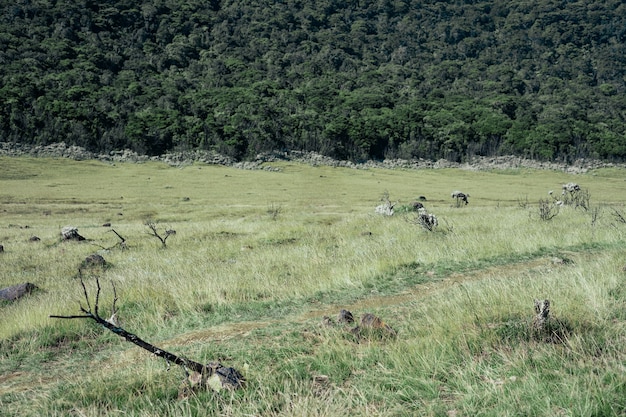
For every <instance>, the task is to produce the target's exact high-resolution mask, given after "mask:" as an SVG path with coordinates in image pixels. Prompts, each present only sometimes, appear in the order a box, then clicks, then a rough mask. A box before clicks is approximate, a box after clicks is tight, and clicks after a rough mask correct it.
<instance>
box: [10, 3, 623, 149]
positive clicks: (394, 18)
mask: <svg viewBox="0 0 626 417" xmlns="http://www.w3.org/2000/svg"><path fill="white" fill-rule="evenodd" d="M0 5H1V6H0V10H1V13H2V14H1V16H0V141H6V142H21V143H31V144H49V143H52V142H60V141H64V142H66V143H68V144H75V145H80V146H84V147H86V148H87V149H89V150H92V151H101V152H106V151H110V150H114V149H122V148H130V149H133V150H135V151H137V152H140V153H146V154H160V153H163V152H164V151H166V150H170V149H193V148H201V149H214V150H216V151H218V152H220V153H223V154H225V155H228V156H231V157H235V158H247V157H251V156H254V155H255V154H257V153H259V152H261V151H267V150H277V149H278V150H281V149H291V150H311V151H317V152H320V153H322V154H325V155H328V156H332V157H335V158H339V159H352V160H363V159H382V158H406V159H410V158H427V159H434V158H447V159H449V160H455V161H463V160H466V159H467V158H468V157H470V156H472V155H498V154H515V155H522V156H526V157H531V158H535V159H543V160H563V161H569V160H572V159H575V158H580V157H591V158H602V159H607V160H624V159H626V94H625V93H626V4H625V3H624V2H623V1H622V0H578V1H576V0H574V1H572V0H532V1H530V0H502V1H498V2H494V1H483V0H448V1H434V0H282V1H281V0H276V1H269V0H185V1H177V0H176V1H174V0H118V1H115V0H110V1H102V0H101V1H95V0H93V1H92V0H11V1H9V0H0Z"/></svg>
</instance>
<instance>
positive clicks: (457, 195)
mask: <svg viewBox="0 0 626 417" xmlns="http://www.w3.org/2000/svg"><path fill="white" fill-rule="evenodd" d="M468 197H469V194H466V193H462V192H461V191H458V190H457V191H453V192H452V198H454V199H455V200H456V206H457V207H461V205H464V206H466V205H468V204H469V201H468V199H467V198H468ZM462 203H465V204H462Z"/></svg>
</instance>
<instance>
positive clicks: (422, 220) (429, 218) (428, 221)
mask: <svg viewBox="0 0 626 417" xmlns="http://www.w3.org/2000/svg"><path fill="white" fill-rule="evenodd" d="M409 222H410V223H412V224H416V225H418V226H420V227H421V228H422V229H424V230H426V231H429V232H432V231H433V230H435V228H436V227H437V226H439V220H438V219H437V216H435V215H434V214H432V213H428V212H427V211H426V210H425V209H423V208H422V209H420V210H419V211H418V213H417V216H415V217H413V218H411V219H410V220H409Z"/></svg>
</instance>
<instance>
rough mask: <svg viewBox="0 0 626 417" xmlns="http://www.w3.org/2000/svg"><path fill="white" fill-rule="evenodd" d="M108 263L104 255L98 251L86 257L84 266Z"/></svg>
mask: <svg viewBox="0 0 626 417" xmlns="http://www.w3.org/2000/svg"><path fill="white" fill-rule="evenodd" d="M106 263H107V262H106V260H105V259H104V257H102V255H98V254H97V253H94V254H91V255H89V256H87V257H86V258H85V260H84V261H83V266H84V267H90V266H92V267H95V266H105V265H106Z"/></svg>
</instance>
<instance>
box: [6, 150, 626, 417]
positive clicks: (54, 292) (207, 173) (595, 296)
mask: <svg viewBox="0 0 626 417" xmlns="http://www.w3.org/2000/svg"><path fill="white" fill-rule="evenodd" d="M0 165H1V166H2V170H0V244H2V245H3V246H4V252H3V253H0V265H1V268H0V288H4V287H6V286H9V285H14V284H18V283H22V282H31V283H34V284H36V285H37V286H38V287H39V288H40V290H39V291H37V292H35V293H34V294H32V295H31V296H29V297H26V298H23V299H21V300H19V301H17V302H13V303H4V304H0V313H1V319H0V415H1V416H66V415H67V416H146V417H147V416H211V415H214V416H218V415H219V416H252V415H255V416H347V415H351V416H358V415H376V416H447V417H455V416H518V415H528V416H620V415H621V416H623V415H626V280H625V278H626V272H624V270H623V268H624V266H625V265H626V243H625V237H626V224H624V222H623V221H621V219H620V218H619V216H618V215H617V214H622V215H624V213H625V204H626V192H624V191H625V190H626V182H625V178H626V175H625V174H626V171H624V170H620V169H602V170H595V171H592V172H590V173H587V174H580V175H575V176H574V175H569V174H566V173H562V172H554V171H535V170H526V169H520V170H506V171H490V172H474V171H464V170H456V169H446V170H419V171H410V170H377V169H369V170H357V169H347V168H331V167H312V166H307V165H299V164H291V163H279V164H273V166H276V167H279V168H281V170H280V171H279V172H270V171H244V170H238V169H234V168H226V167H215V166H205V165H189V166H185V167H182V168H175V167H169V166H166V165H164V164H160V163H145V164H104V163H100V162H95V161H83V162H76V161H69V160H61V159H28V158H0ZM571 181H573V182H576V183H578V184H580V185H581V187H583V189H585V190H588V191H589V193H590V196H591V199H590V203H591V206H590V208H589V209H588V210H583V209H581V208H577V209H575V208H573V207H562V208H561V209H560V211H559V214H558V215H557V216H556V217H555V218H553V219H552V220H550V221H543V220H541V219H540V218H539V209H538V201H539V199H547V198H548V191H549V190H554V191H555V195H558V194H560V190H561V184H564V183H567V182H571ZM455 189H459V190H462V191H464V192H466V193H469V194H470V204H469V205H468V206H465V207H460V208H458V207H456V206H455V204H454V201H453V200H452V199H451V198H450V193H451V192H452V191H453V190H455ZM384 193H388V194H389V197H390V199H391V201H394V202H395V201H397V202H398V205H397V207H400V206H402V205H406V204H408V203H410V202H411V201H414V200H416V199H417V197H418V196H425V197H426V198H427V201H425V202H424V204H425V206H426V208H427V209H428V211H429V212H431V213H434V214H435V215H436V216H437V217H438V219H439V227H438V228H436V229H435V231H434V232H428V231H426V230H424V229H422V228H420V227H419V226H418V225H416V224H415V222H414V217H415V214H413V213H397V214H396V215H394V216H393V217H382V216H379V215H376V214H374V207H375V206H376V205H378V204H380V199H381V196H382V195H383V194H384ZM146 220H153V221H154V222H156V224H157V226H158V228H159V230H162V231H164V230H165V229H166V228H171V229H174V230H176V232H177V233H176V234H175V235H172V236H170V237H169V238H168V240H167V247H166V248H163V247H162V246H161V243H160V242H159V241H158V240H157V239H156V238H155V237H153V236H150V235H149V234H148V233H147V232H148V229H147V227H146V226H145V222H146ZM104 223H111V227H103V226H102V225H103V224H104ZM66 225H72V226H75V227H77V228H78V230H79V232H80V233H81V234H82V235H83V236H85V237H86V238H87V239H88V240H87V241H85V242H62V241H61V238H60V230H61V228H62V227H63V226H66ZM111 228H113V229H115V230H116V231H117V232H118V233H119V234H120V235H122V236H123V237H125V238H126V239H127V243H128V249H127V250H121V249H120V248H119V247H116V246H115V245H116V243H117V242H118V239H117V237H116V236H115V235H114V234H113V233H112V232H111ZM33 235H36V236H38V237H39V238H40V239H41V240H40V241H36V242H33V241H30V240H29V238H30V237H31V236H33ZM103 247H104V248H111V247H112V249H109V250H103V249H102V248H103ZM96 252H98V253H100V254H102V256H103V257H104V258H105V259H106V260H107V267H106V268H100V269H87V270H85V271H84V273H83V276H84V278H85V281H86V284H87V288H88V289H89V290H90V291H92V293H93V291H94V290H95V288H94V287H95V277H96V276H98V277H99V278H100V281H101V282H102V285H103V294H102V297H101V300H100V307H101V310H103V311H105V313H103V315H105V314H106V312H107V311H108V309H109V308H110V306H111V302H112V298H113V294H112V292H111V286H110V282H111V281H112V282H114V283H115V286H116V288H117V295H118V297H119V301H118V309H119V315H120V319H121V322H122V325H123V327H124V328H126V329H127V330H129V331H131V332H133V333H136V334H137V335H139V336H140V337H142V338H144V339H145V340H147V341H149V342H152V343H153V344H155V345H157V346H159V347H161V348H163V349H166V350H169V351H171V352H173V353H176V354H179V355H183V356H187V357H189V358H191V359H193V360H196V361H199V362H208V361H211V360H216V359H219V360H221V361H222V362H223V363H224V364H226V365H228V366H233V367H235V368H237V369H239V370H241V371H242V372H243V373H244V374H245V377H246V379H247V385H246V387H245V389H243V390H240V391H236V392H230V391H220V392H210V391H206V392H199V393H198V394H197V395H196V396H193V397H190V398H186V399H179V398H178V390H179V387H180V384H181V380H182V379H183V377H184V375H183V372H182V370H181V369H179V368H178V367H172V368H171V369H169V370H168V367H167V366H166V364H165V363H163V361H162V360H160V359H158V358H155V357H152V356H151V355H150V354H148V353H147V352H146V351H143V350H142V349H140V348H138V347H136V346H134V345H132V344H130V343H127V342H125V341H123V340H121V339H119V338H118V337H117V336H115V335H114V334H112V333H110V332H108V331H106V330H105V329H102V328H99V327H97V326H96V325H95V324H93V323H91V322H89V321H86V320H54V319H50V318H49V317H48V316H49V315H50V314H62V315H71V314H78V313H79V303H81V302H83V304H84V301H83V290H82V288H81V286H80V282H79V279H78V277H77V274H78V268H79V266H80V264H81V262H82V261H83V260H84V259H85V257H86V256H88V255H90V254H93V253H96ZM557 260H558V261H557ZM535 298H547V299H549V300H550V301H551V303H552V313H551V314H552V317H553V319H554V321H555V323H557V325H558V326H559V328H560V329H561V330H563V331H564V333H562V336H563V338H562V339H561V340H558V341H557V342H551V343H547V342H545V341H543V340H541V339H538V338H536V337H533V334H532V332H531V330H530V323H531V320H532V317H533V315H534V311H533V299H535ZM342 308H346V309H348V310H350V311H352V312H353V314H354V315H355V317H357V318H358V317H359V316H361V315H362V314H364V313H366V312H370V313H374V314H376V315H377V316H379V317H381V318H382V319H383V320H384V321H385V322H387V323H388V324H389V325H391V326H392V327H393V328H394V329H395V330H396V331H397V337H395V338H377V337H370V338H364V339H357V338H355V337H354V336H353V335H352V333H350V331H349V330H350V329H349V328H346V327H343V326H326V325H324V324H322V318H323V317H324V316H331V317H334V316H335V315H336V314H337V313H338V312H339V310H340V309H342Z"/></svg>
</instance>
